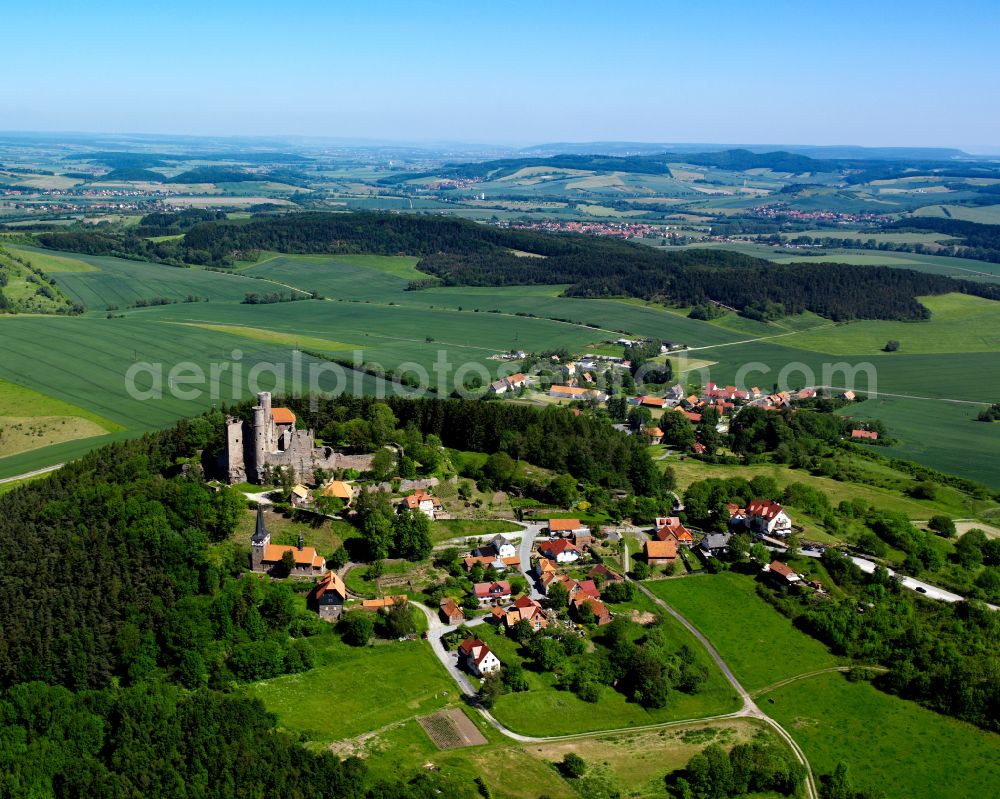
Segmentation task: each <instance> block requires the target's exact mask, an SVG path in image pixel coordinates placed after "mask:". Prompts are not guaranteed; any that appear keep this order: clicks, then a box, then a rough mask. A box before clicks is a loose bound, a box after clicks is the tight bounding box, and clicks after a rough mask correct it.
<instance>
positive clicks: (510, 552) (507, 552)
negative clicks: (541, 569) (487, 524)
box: [490, 533, 517, 560]
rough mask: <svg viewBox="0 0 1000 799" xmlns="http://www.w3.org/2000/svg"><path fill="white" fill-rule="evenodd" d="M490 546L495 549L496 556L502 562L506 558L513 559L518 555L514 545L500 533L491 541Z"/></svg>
mask: <svg viewBox="0 0 1000 799" xmlns="http://www.w3.org/2000/svg"><path fill="white" fill-rule="evenodd" d="M490 546H491V547H492V548H493V551H494V553H496V556H497V557H498V558H500V559H501V560H503V559H505V558H513V557H515V556H516V555H517V549H516V548H515V547H514V545H513V544H512V543H511V542H510V541H508V540H507V539H506V538H504V537H503V536H502V535H500V534H499V533H497V535H495V536H493V538H491V539H490Z"/></svg>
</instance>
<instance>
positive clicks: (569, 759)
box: [559, 752, 587, 778]
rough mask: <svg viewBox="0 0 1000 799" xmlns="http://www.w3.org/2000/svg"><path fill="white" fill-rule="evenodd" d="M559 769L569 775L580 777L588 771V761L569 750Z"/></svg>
mask: <svg viewBox="0 0 1000 799" xmlns="http://www.w3.org/2000/svg"><path fill="white" fill-rule="evenodd" d="M559 770H560V771H561V772H562V773H563V774H565V775H566V776H567V777H573V778H579V777H582V776H583V775H584V774H586V773H587V761H586V760H584V759H583V758H582V757H580V756H579V755H578V754H576V753H575V752H568V753H567V754H566V756H565V757H564V758H563V759H562V762H561V763H560V764H559Z"/></svg>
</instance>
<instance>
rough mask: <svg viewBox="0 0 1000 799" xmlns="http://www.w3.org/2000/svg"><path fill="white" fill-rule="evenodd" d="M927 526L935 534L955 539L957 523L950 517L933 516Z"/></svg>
mask: <svg viewBox="0 0 1000 799" xmlns="http://www.w3.org/2000/svg"><path fill="white" fill-rule="evenodd" d="M927 526H928V527H929V528H930V529H931V530H933V531H934V532H935V533H937V534H938V535H943V536H944V537H945V538H951V537H953V536H954V535H955V532H956V530H955V522H953V521H952V520H951V518H949V517H948V516H931V520H930V521H929V522H927Z"/></svg>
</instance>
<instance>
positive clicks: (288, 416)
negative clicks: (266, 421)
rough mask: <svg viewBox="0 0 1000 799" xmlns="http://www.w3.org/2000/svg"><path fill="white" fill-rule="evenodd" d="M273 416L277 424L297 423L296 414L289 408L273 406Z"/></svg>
mask: <svg viewBox="0 0 1000 799" xmlns="http://www.w3.org/2000/svg"><path fill="white" fill-rule="evenodd" d="M271 418H272V419H273V420H274V423H275V424H295V414H294V413H292V412H291V411H290V410H289V409H288V408H271Z"/></svg>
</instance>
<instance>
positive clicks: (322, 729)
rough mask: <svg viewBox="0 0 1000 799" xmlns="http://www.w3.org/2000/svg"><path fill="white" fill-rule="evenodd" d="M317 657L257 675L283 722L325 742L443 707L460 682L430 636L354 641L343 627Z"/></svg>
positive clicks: (323, 642) (258, 687) (257, 692)
mask: <svg viewBox="0 0 1000 799" xmlns="http://www.w3.org/2000/svg"><path fill="white" fill-rule="evenodd" d="M316 645H317V657H316V660H317V665H316V667H315V668H313V669H311V670H310V671H307V672H304V673H302V674H289V675H286V676H283V677H276V678H275V679H273V680H265V681H262V682H258V683H253V684H252V685H250V686H249V690H250V692H251V693H252V694H253V695H254V696H256V697H258V698H260V699H261V701H263V702H264V705H265V706H266V707H267V709H268V710H269V711H271V712H272V713H276V714H277V715H278V719H279V723H280V724H281V726H282V727H285V728H287V729H290V730H294V731H295V732H298V733H302V734H303V735H305V737H306V738H307V739H308V740H310V741H313V742H317V743H330V742H333V741H338V740H341V739H343V738H349V737H352V736H355V735H360V734H361V733H365V732H371V731H373V730H377V729H379V728H380V727H384V726H385V725H387V724H393V723H395V722H399V721H403V720H406V719H412V718H415V717H416V716H422V715H426V714H428V713H433V712H434V711H436V710H440V709H441V708H443V707H445V706H446V705H449V704H452V703H454V702H455V700H456V698H457V697H458V688H457V687H456V686H455V684H454V682H453V681H452V679H451V677H450V676H449V675H448V673H447V672H446V671H445V670H444V667H443V666H442V665H441V664H440V662H439V661H438V659H437V658H436V657H435V656H434V653H433V652H431V649H430V644H428V643H427V642H426V641H404V642H399V641H392V642H389V643H381V642H380V643H379V644H377V645H375V646H368V647H351V646H347V645H346V644H344V643H342V642H341V641H340V639H339V637H338V636H336V635H333V634H331V635H324V636H322V637H321V638H320V639H319V640H316Z"/></svg>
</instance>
